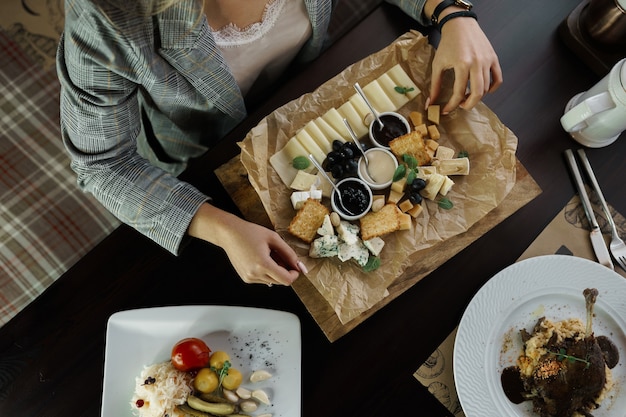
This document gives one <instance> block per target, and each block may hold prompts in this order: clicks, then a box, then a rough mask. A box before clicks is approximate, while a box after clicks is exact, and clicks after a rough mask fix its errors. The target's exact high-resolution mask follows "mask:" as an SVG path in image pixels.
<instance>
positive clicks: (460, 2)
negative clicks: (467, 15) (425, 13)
mask: <svg viewBox="0 0 626 417" xmlns="http://www.w3.org/2000/svg"><path fill="white" fill-rule="evenodd" d="M450 6H457V7H460V8H462V9H465V10H466V11H470V10H472V7H474V5H473V4H472V3H471V2H470V1H469V0H443V1H442V2H441V3H439V4H438V5H437V7H435V10H433V15H432V16H431V17H430V20H431V21H432V22H433V25H437V23H438V22H439V15H440V14H441V12H442V11H443V9H445V8H448V7H450Z"/></svg>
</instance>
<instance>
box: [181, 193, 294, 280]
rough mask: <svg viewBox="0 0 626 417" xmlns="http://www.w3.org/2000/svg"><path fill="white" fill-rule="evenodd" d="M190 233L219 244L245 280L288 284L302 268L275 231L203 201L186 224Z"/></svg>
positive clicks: (292, 252)
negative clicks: (188, 223)
mask: <svg viewBox="0 0 626 417" xmlns="http://www.w3.org/2000/svg"><path fill="white" fill-rule="evenodd" d="M188 233H189V235H190V236H194V237H197V238H200V239H203V240H205V241H207V242H210V243H213V244H215V245H217V246H220V247H221V248H222V249H224V251H225V252H226V255H227V256H228V258H229V259H230V262H231V264H232V265H233V267H234V268H235V271H237V273H238V274H239V276H240V277H241V279H242V280H243V281H244V282H246V283H249V284H253V283H258V284H266V285H272V284H279V285H291V284H292V283H293V282H294V281H295V280H296V279H297V278H298V276H299V275H300V272H306V270H304V269H305V268H304V264H302V262H300V261H299V260H298V255H297V254H296V253H295V251H294V250H293V249H292V248H291V247H290V246H289V245H288V244H287V243H286V242H285V241H284V240H283V239H282V238H281V237H280V235H279V234H278V233H276V232H275V231H273V230H270V229H268V228H266V227H263V226H260V225H258V224H255V223H251V222H248V221H246V220H243V219H241V218H239V217H237V216H235V215H234V214H231V213H228V212H225V211H223V210H220V209H218V208H216V207H214V206H212V205H210V204H208V203H205V204H203V205H202V206H201V207H200V209H199V210H198V212H197V213H196V215H195V217H194V218H193V220H192V221H191V224H190V225H189V231H188Z"/></svg>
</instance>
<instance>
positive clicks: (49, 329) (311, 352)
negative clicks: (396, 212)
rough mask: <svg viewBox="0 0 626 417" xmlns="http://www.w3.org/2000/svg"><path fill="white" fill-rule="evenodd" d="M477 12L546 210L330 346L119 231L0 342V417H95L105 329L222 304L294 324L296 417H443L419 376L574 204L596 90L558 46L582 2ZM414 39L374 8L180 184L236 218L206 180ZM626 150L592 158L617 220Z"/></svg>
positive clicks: (264, 303)
mask: <svg viewBox="0 0 626 417" xmlns="http://www.w3.org/2000/svg"><path fill="white" fill-rule="evenodd" d="M477 3H478V4H477V5H476V8H475V9H476V11H477V13H478V15H479V16H480V22H481V24H482V26H483V28H484V30H485V31H486V33H487V35H488V36H489V37H490V39H491V40H492V42H493V44H494V46H495V48H496V50H497V52H498V54H499V56H500V61H501V64H502V67H503V71H504V77H505V83H504V85H503V86H502V87H501V88H500V90H499V91H498V92H496V93H495V94H493V95H491V96H489V97H488V98H487V99H486V100H485V101H486V103H487V104H488V105H489V106H490V108H491V109H492V110H493V111H494V112H495V113H496V114H497V115H498V116H499V117H500V118H501V120H502V121H503V122H504V123H505V124H506V125H507V126H508V127H509V128H510V129H511V130H512V131H513V132H514V133H515V134H516V135H517V137H518V138H519V151H518V158H519V159H520V161H521V162H522V163H523V164H524V166H525V167H526V168H527V169H528V171H529V172H530V173H531V175H532V176H533V177H534V178H535V180H536V181H537V182H538V183H539V185H540V186H541V188H542V189H543V193H542V194H541V195H540V196H539V197H537V198H536V199H534V200H533V201H532V202H531V203H529V204H528V205H526V206H525V207H523V208H522V209H520V210H519V211H518V212H516V213H515V214H514V215H512V216H511V217H509V218H508V219H507V220H506V221H504V222H503V223H501V224H500V225H498V226H497V227H495V228H494V229H492V230H491V231H489V232H488V233H487V234H485V235H484V236H483V237H481V238H480V239H478V240H477V241H476V242H474V243H473V244H472V245H470V246H469V247H467V248H466V249H464V250H463V251H462V252H460V253H459V254H458V255H457V256H455V257H454V258H452V259H451V260H450V261H448V262H447V263H445V264H444V265H443V266H441V267H440V268H439V269H437V270H436V271H435V272H433V273H432V274H430V275H429V276H428V277H426V278H425V279H423V280H422V281H420V282H419V283H418V284H416V285H415V286H414V287H412V288H410V289H409V290H408V291H406V292H405V293H404V294H402V295H401V296H399V297H398V298H397V299H396V300H394V301H393V302H392V303H390V304H389V305H388V306H386V307H384V308H383V309H382V310H380V311H378V312H377V313H376V314H374V315H373V316H372V317H371V318H369V319H368V320H367V321H366V322H364V323H363V324H361V325H360V326H358V327H357V328H355V329H354V330H352V331H351V332H350V333H348V334H347V335H345V336H343V337H342V338H341V339H339V340H338V341H336V342H334V343H330V342H329V341H328V340H327V339H326V337H325V336H324V334H323V333H322V332H321V331H320V329H319V327H318V326H317V325H316V323H315V322H314V321H313V320H312V318H311V317H310V316H309V314H308V313H307V311H306V309H305V307H304V306H303V304H302V303H301V302H300V300H299V299H298V297H297V296H296V295H295V294H294V292H293V290H292V289H290V288H278V287H273V288H267V287H264V286H250V285H245V284H243V283H242V282H241V281H240V280H239V279H238V278H237V276H236V275H235V273H234V271H233V269H232V268H231V266H230V264H229V262H228V260H227V258H226V257H225V256H224V254H223V252H222V251H221V250H220V249H217V248H215V247H212V246H210V245H208V244H204V243H201V242H192V243H191V244H189V246H188V247H187V248H186V250H185V251H184V252H183V253H182V255H180V256H179V257H173V256H171V255H169V254H168V253H166V252H165V251H163V250H162V249H160V248H159V247H157V246H156V245H155V244H153V243H151V242H150V241H148V240H147V239H145V238H143V237H142V236H140V235H138V234H137V233H135V232H134V231H132V230H130V229H129V228H127V227H120V228H119V229H117V230H116V231H115V232H114V233H112V234H111V235H110V236H109V237H108V238H107V239H105V240H104V241H103V242H102V243H101V244H100V245H99V246H98V247H96V248H95V249H94V250H93V251H92V252H90V253H89V254H88V255H87V256H85V257H84V258H83V259H82V260H81V261H80V262H79V263H78V264H76V265H75V266H74V267H73V268H72V269H71V270H70V271H68V272H67V273H66V274H65V275H63V276H62V277H61V278H60V279H59V280H58V281H57V282H55V283H54V284H53V285H52V286H51V287H50V288H49V289H48V290H46V292H45V293H44V294H43V295H42V296H41V297H39V298H38V299H37V300H35V301H34V302H33V303H32V304H31V305H29V306H28V307H27V308H26V309H25V310H24V311H22V312H21V313H19V314H18V315H17V316H16V317H15V318H14V319H13V320H11V321H10V322H9V323H7V324H6V325H5V326H4V327H2V328H1V329H0V415H1V416H20V417H45V416H73V417H78V416H91V417H93V416H98V415H100V403H101V393H102V378H103V365H104V351H105V343H104V342H105V328H106V323H107V320H108V318H109V316H110V315H111V314H113V313H114V312H117V311H120V310H126V309H132V308H140V307H153V306H163V305H181V304H215V305H240V306H256V307H263V308H271V309H278V310H284V311H289V312H293V313H295V314H296V315H298V316H299V318H300V320H301V325H302V400H303V402H302V415H303V416H304V417H309V416H311V417H312V416H386V415H387V416H388V415H420V416H448V415H449V413H448V412H447V411H446V410H445V409H444V408H443V407H442V406H441V405H440V404H439V403H438V402H437V401H436V400H434V398H433V397H432V396H431V395H430V394H429V393H428V391H427V390H426V389H425V388H423V387H422V386H421V385H420V384H419V383H418V382H417V380H415V379H414V377H413V376H412V374H413V372H414V371H415V370H416V369H417V368H418V367H419V366H420V365H421V364H422V363H423V361H424V360H425V359H426V358H427V357H428V356H429V354H430V353H431V352H432V351H433V350H434V349H435V348H436V347H437V346H438V345H439V344H440V343H441V342H442V341H443V340H444V339H445V337H446V336H447V335H448V334H449V333H450V332H451V331H452V330H453V329H454V327H455V326H456V325H457V324H458V321H459V320H460V317H461V315H462V313H463V310H464V309H465V307H466V306H467V304H468V303H469V301H470V300H471V298H472V296H473V295H474V294H475V292H476V291H477V290H478V289H479V288H480V287H481V286H482V285H483V284H484V283H485V282H486V281H487V280H488V279H489V278H490V277H491V276H493V275H494V274H495V273H497V272H498V271H499V270H501V269H503V268H505V267H506V266H508V265H510V264H511V263H513V262H515V260H516V259H517V258H518V257H519V256H520V254H521V253H522V252H523V251H524V249H526V247H527V246H528V245H529V244H530V243H531V242H532V241H533V239H534V238H535V237H536V236H537V235H538V234H539V233H540V232H541V230H542V229H543V228H544V227H545V226H546V225H547V224H548V222H549V221H550V220H551V219H552V218H553V217H554V215H555V214H556V213H558V212H559V210H560V209H561V208H562V207H563V206H564V205H565V204H566V203H567V201H569V199H570V198H571V197H572V195H573V194H574V187H573V185H572V183H571V181H570V178H569V176H568V173H567V169H566V166H565V164H564V161H563V157H562V154H563V151H564V150H565V149H567V148H576V147H577V144H576V143H575V142H574V141H573V140H572V139H570V138H569V136H568V135H567V134H566V133H565V132H563V130H562V129H561V126H560V124H559V117H560V116H561V114H562V111H563V107H564V106H565V104H566V102H567V101H568V100H569V98H570V97H571V96H573V95H574V94H576V93H578V92H580V91H583V90H586V89H587V88H589V87H590V86H591V85H593V84H594V83H595V82H596V81H597V80H598V79H599V77H598V75H596V74H594V73H593V71H591V70H590V69H588V68H587V67H585V66H584V65H583V64H582V63H581V61H580V60H579V59H578V58H577V57H576V56H575V55H574V54H573V53H572V52H571V51H570V50H569V49H568V48H567V47H565V46H564V45H563V43H562V42H561V41H560V39H559V38H558V35H557V27H558V25H559V24H560V23H561V21H562V20H563V19H565V18H566V16H567V15H568V14H569V13H570V11H571V10H573V9H574V8H575V7H576V6H577V5H578V2H577V1H576V0H553V1H549V2H546V1H541V0H529V1H527V2H525V3H524V4H523V5H521V4H520V3H519V2H517V1H513V0H483V1H480V2H477ZM413 27H415V24H414V22H412V21H411V20H410V19H407V18H406V17H404V15H403V14H402V13H400V12H399V11H398V10H397V9H395V8H394V7H391V6H387V5H385V6H382V7H381V8H379V9H377V10H376V11H374V12H373V13H372V14H371V15H369V16H368V17H367V18H366V19H365V20H364V21H363V22H362V23H361V24H360V25H359V26H357V27H356V28H355V29H354V30H352V31H351V32H349V33H348V34H347V35H346V36H345V37H343V38H342V39H340V40H339V41H338V42H337V43H336V44H335V45H334V46H333V47H332V48H331V49H329V50H328V51H327V52H326V53H325V54H324V55H323V56H321V57H320V58H319V59H318V60H317V61H316V62H314V63H313V64H312V65H310V66H309V67H307V68H306V69H304V70H303V71H301V72H299V73H298V74H295V75H294V76H292V77H290V79H289V80H288V81H286V82H285V84H284V85H283V86H282V87H281V88H280V89H278V90H277V91H275V93H274V94H273V95H272V96H271V97H269V98H268V100H267V101H266V102H265V103H264V104H262V105H261V106H260V107H259V108H258V109H257V110H256V111H255V112H254V113H252V114H251V115H250V117H249V119H248V120H246V121H245V122H244V123H243V124H242V125H241V126H239V127H238V128H237V129H235V131H233V133H232V134H231V135H229V137H228V138H227V139H226V140H225V141H224V142H223V143H221V144H220V145H219V147H218V149H217V150H216V151H214V152H211V153H210V154H209V155H207V156H206V157H205V158H203V159H202V160H200V161H199V162H198V163H196V164H195V165H194V166H193V167H192V168H191V169H190V170H189V171H188V172H187V173H186V174H185V178H186V179H188V180H189V181H191V182H192V183H194V184H195V185H197V186H198V187H200V188H201V189H203V190H205V191H206V192H208V193H210V194H211V195H212V196H214V198H215V201H216V204H218V205H219V206H222V207H224V208H227V209H229V210H237V208H236V207H235V206H234V204H233V203H232V201H231V200H230V198H229V197H228V195H227V194H226V192H225V191H224V190H223V188H222V187H221V186H220V184H219V181H218V180H217V178H216V177H215V175H214V174H213V173H212V171H213V169H215V168H216V167H218V166H220V165H221V164H223V163H225V162H227V161H228V160H230V159H231V158H232V157H233V156H235V155H236V154H237V146H236V145H235V142H236V141H239V140H241V139H242V138H243V137H244V136H245V134H246V133H247V132H248V130H249V129H250V128H252V127H253V126H255V125H256V124H257V123H258V121H259V120H260V119H261V118H263V117H264V116H265V115H266V114H268V113H270V112H271V111H272V110H273V109H275V108H276V107H278V106H280V105H282V104H284V103H286V102H287V101H289V100H291V99H294V98H296V97H298V96H300V95H301V94H303V93H306V92H309V91H312V90H313V89H315V88H316V87H317V86H318V85H319V84H321V83H323V82H324V81H326V80H327V79H328V78H330V77H332V76H333V75H335V74H337V73H338V72H340V71H341V70H342V69H343V68H345V67H346V66H347V65H349V64H351V63H353V62H355V61H357V60H359V59H362V58H363V57H365V56H367V55H368V54H370V53H372V52H375V51H377V50H379V49H381V48H382V47H384V46H385V45H387V44H388V43H390V42H391V41H392V40H393V39H395V38H396V37H397V36H399V35H400V34H402V33H404V32H405V31H407V30H408V29H410V28H413ZM623 136H624V135H622V138H621V140H619V141H618V142H616V143H615V144H613V145H611V146H610V147H607V148H604V149H594V150H588V152H587V153H588V155H589V158H590V159H591V163H592V165H593V166H594V168H595V169H596V174H597V176H598V179H599V181H600V183H601V184H602V185H603V188H604V194H605V196H606V198H607V199H608V200H609V202H610V204H612V205H613V206H614V207H615V209H617V210H618V211H620V212H621V213H624V212H626V195H625V194H624V192H623V184H622V181H623V178H624V175H625V174H626V163H625V162H624V161H625V159H626V140H624V138H623ZM503 243H506V244H503ZM115 417H118V416H115Z"/></svg>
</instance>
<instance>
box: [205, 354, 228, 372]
mask: <svg viewBox="0 0 626 417" xmlns="http://www.w3.org/2000/svg"><path fill="white" fill-rule="evenodd" d="M226 361H230V356H229V355H228V353H226V352H224V351H223V350H218V351H215V352H213V354H212V355H211V357H210V358H209V366H210V367H212V368H215V369H222V368H223V367H224V363H225V362H226Z"/></svg>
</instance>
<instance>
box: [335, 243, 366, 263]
mask: <svg viewBox="0 0 626 417" xmlns="http://www.w3.org/2000/svg"><path fill="white" fill-rule="evenodd" d="M369 256H370V253H369V251H368V250H367V248H366V247H365V246H364V245H363V242H362V241H361V240H358V241H357V242H356V243H354V244H351V245H350V244H347V243H345V242H343V243H339V248H338V254H337V257H338V258H339V260H340V261H341V262H346V261H349V260H350V259H354V260H355V261H356V263H357V264H359V265H360V266H365V265H366V264H367V260H368V259H369Z"/></svg>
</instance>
